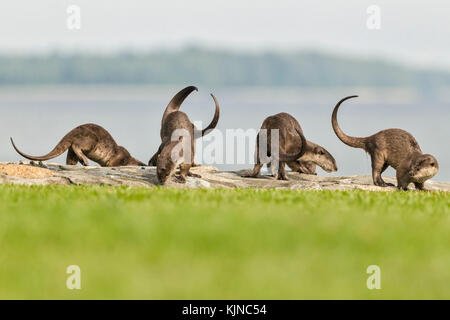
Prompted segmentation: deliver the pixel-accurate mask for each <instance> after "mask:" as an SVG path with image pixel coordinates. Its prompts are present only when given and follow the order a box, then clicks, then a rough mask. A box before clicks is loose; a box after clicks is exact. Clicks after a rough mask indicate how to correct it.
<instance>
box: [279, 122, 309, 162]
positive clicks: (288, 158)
mask: <svg viewBox="0 0 450 320" xmlns="http://www.w3.org/2000/svg"><path fill="white" fill-rule="evenodd" d="M295 131H297V133H298V135H299V136H300V139H301V140H302V148H301V149H300V152H298V153H297V154H292V155H290V154H286V153H281V152H280V154H279V155H278V157H279V160H280V161H283V162H290V161H295V160H297V159H298V158H300V157H301V156H303V155H304V154H305V152H306V138H305V136H304V135H303V133H301V131H300V130H299V129H298V128H295Z"/></svg>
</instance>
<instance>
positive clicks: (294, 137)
mask: <svg viewBox="0 0 450 320" xmlns="http://www.w3.org/2000/svg"><path fill="white" fill-rule="evenodd" d="M261 129H266V130H267V150H268V153H269V152H270V144H271V138H270V132H271V130H273V129H278V130H279V146H280V153H281V152H283V153H285V154H286V153H294V152H296V151H297V150H298V148H299V147H300V146H301V147H302V150H303V153H301V155H300V156H299V157H297V158H293V159H291V160H288V161H283V160H281V157H280V164H279V169H278V175H277V178H278V179H280V180H287V177H286V173H285V168H284V165H285V164H287V165H288V167H289V168H291V169H292V170H293V171H296V172H299V173H306V174H315V171H316V167H315V166H316V165H319V166H320V167H321V168H322V169H324V170H325V171H327V172H332V171H336V170H337V166H336V161H335V160H334V158H333V156H332V155H331V154H330V153H329V152H328V151H327V150H325V148H323V147H321V146H319V145H317V144H315V143H313V142H311V141H308V140H305V143H302V142H301V141H300V140H301V137H302V136H303V130H302V128H301V126H300V124H299V123H298V121H297V120H296V119H295V118H294V117H293V116H291V115H290V114H288V113H285V112H282V113H278V114H276V115H273V116H270V117H267V118H266V119H265V120H264V122H263V124H262V126H261ZM296 132H297V133H299V134H296ZM260 133H261V132H260ZM260 133H258V137H257V139H256V164H255V166H254V168H253V171H252V172H251V173H249V174H245V175H243V176H244V177H252V178H255V177H257V176H258V174H259V172H260V171H261V168H262V166H263V165H264V164H263V163H262V162H261V159H260V156H259V135H260ZM299 136H300V139H299ZM267 166H268V167H269V168H270V167H271V162H269V163H268V164H267Z"/></svg>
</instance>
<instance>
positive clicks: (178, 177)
mask: <svg viewBox="0 0 450 320" xmlns="http://www.w3.org/2000/svg"><path fill="white" fill-rule="evenodd" d="M175 179H177V182H179V183H186V178H185V177H183V176H175Z"/></svg>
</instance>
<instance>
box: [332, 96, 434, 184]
mask: <svg viewBox="0 0 450 320" xmlns="http://www.w3.org/2000/svg"><path fill="white" fill-rule="evenodd" d="M356 97H358V96H349V97H346V98H343V99H342V100H341V101H339V102H338V103H337V105H336V106H335V107H334V110H333V115H332V116H331V124H332V126H333V130H334V132H335V133H336V135H337V136H338V138H339V139H340V140H341V141H342V142H343V143H345V144H346V145H349V146H350V147H353V148H360V149H363V150H365V151H366V152H367V153H368V154H369V155H370V158H371V160H372V178H373V182H374V184H375V185H377V186H380V187H386V186H394V185H393V184H388V183H386V182H384V181H383V179H382V178H381V174H382V173H383V172H384V171H385V170H386V169H387V168H388V167H389V166H391V167H393V168H394V169H395V170H396V171H397V187H398V188H399V189H403V190H407V189H408V185H409V184H410V183H414V185H415V187H416V189H419V190H424V182H425V181H426V180H428V179H430V178H432V177H434V176H435V175H436V173H437V172H438V170H439V165H438V162H437V160H436V159H435V158H434V157H433V156H432V155H430V154H423V153H422V150H420V147H419V144H418V143H417V141H416V139H414V137H413V136H412V135H411V134H410V133H409V132H406V131H404V130H401V129H387V130H383V131H380V132H378V133H376V134H374V135H372V136H369V137H365V138H356V137H350V136H347V135H346V134H345V133H344V132H343V131H342V130H341V128H340V127H339V125H338V122H337V113H338V110H339V106H340V105H341V103H342V102H344V101H345V100H347V99H350V98H356Z"/></svg>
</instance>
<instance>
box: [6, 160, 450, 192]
mask: <svg viewBox="0 0 450 320" xmlns="http://www.w3.org/2000/svg"><path fill="white" fill-rule="evenodd" d="M191 170H192V172H193V173H197V174H200V175H201V176H202V178H191V177H188V178H187V182H186V183H185V184H180V183H177V182H176V180H175V179H174V178H172V179H171V180H170V181H168V182H167V183H166V186H169V187H176V188H275V189H291V190H353V189H360V190H370V191H393V190H396V188H393V187H388V188H381V187H377V186H374V185H373V183H372V178H371V176H368V175H367V176H347V177H333V176H313V175H305V174H298V173H295V172H288V178H289V181H280V180H275V179H274V178H272V177H270V176H261V177H260V178H257V179H255V178H242V177H241V176H240V175H241V174H243V173H244V172H247V170H241V171H237V172H221V171H218V170H217V169H216V168H214V167H206V166H199V167H194V168H192V169H191ZM384 179H385V181H386V182H391V183H394V184H395V183H396V181H395V179H393V178H389V177H385V178H384ZM0 183H11V184H24V185H52V184H59V185H71V184H73V185H110V186H120V185H126V186H132V187H155V186H157V185H158V180H157V178H156V168H155V167H117V168H101V167H81V166H66V165H61V164H56V163H48V162H44V163H41V162H33V161H23V162H20V163H0ZM425 186H426V188H427V189H429V190H435V191H438V190H441V191H446V192H449V191H450V183H449V182H437V181H428V182H427V183H426V185H425ZM410 188H411V189H414V187H413V186H412V185H411V186H410Z"/></svg>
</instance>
